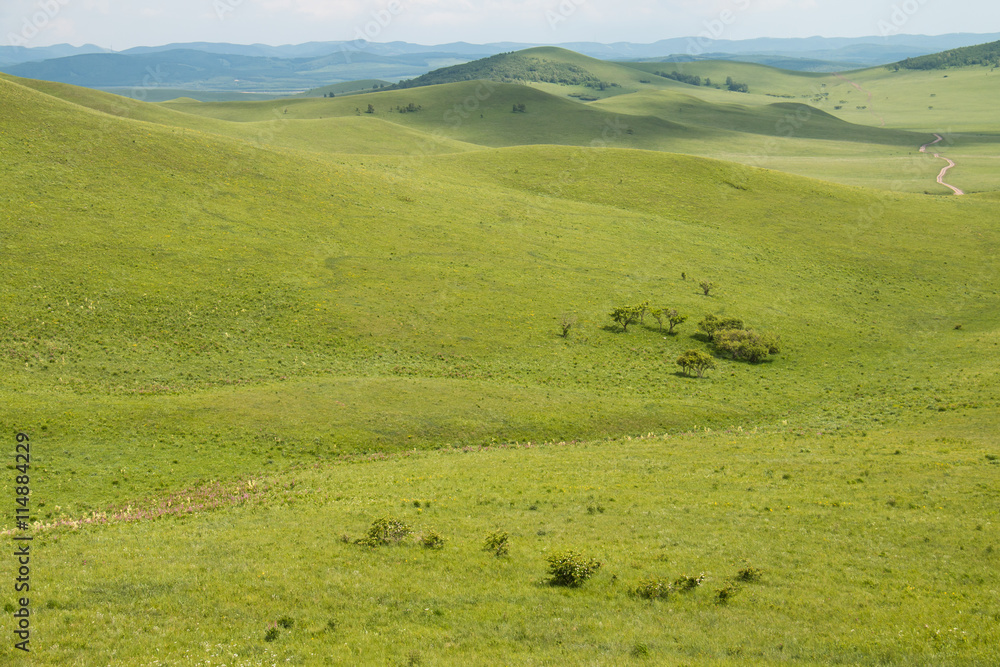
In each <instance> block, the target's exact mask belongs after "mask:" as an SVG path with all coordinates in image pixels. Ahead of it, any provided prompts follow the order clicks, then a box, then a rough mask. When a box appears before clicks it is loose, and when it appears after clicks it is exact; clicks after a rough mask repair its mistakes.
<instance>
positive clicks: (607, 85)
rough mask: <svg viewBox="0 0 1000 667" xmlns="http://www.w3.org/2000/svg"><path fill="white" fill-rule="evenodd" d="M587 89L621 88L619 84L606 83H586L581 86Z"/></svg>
mask: <svg viewBox="0 0 1000 667" xmlns="http://www.w3.org/2000/svg"><path fill="white" fill-rule="evenodd" d="M583 85H584V86H586V87H587V88H595V89H597V90H607V89H608V88H621V84H620V83H612V82H608V81H586V82H584V84H583Z"/></svg>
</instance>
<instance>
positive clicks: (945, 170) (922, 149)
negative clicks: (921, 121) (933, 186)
mask: <svg viewBox="0 0 1000 667" xmlns="http://www.w3.org/2000/svg"><path fill="white" fill-rule="evenodd" d="M934 136H935V137H937V139H935V140H934V141H932V142H930V143H929V144H924V145H923V146H921V147H920V152H921V153H926V152H927V147H928V146H933V145H934V144H936V143H937V142H939V141H944V137H942V136H941V135H940V134H937V133H935V134H934ZM934 157H936V158H938V159H940V160H944V161H945V162H947V163H948V166H947V167H944V168H942V169H941V173H940V174H938V177H937V182H938V183H940V184H941V185H943V186H945V187H946V188H951V189H952V191H953V192H954V193H955V194H956V195H964V194H965V193H964V192H963V191H962V190H959V189H958V188H956V187H955V186H954V185H949V184H948V183H945V182H944V175H945V174H947V173H948V170H949V169H951V168H952V167H954V166H955V163H954V162H952V161H951V160H949V159H948V158H946V157H941V154H940V153H935V154H934Z"/></svg>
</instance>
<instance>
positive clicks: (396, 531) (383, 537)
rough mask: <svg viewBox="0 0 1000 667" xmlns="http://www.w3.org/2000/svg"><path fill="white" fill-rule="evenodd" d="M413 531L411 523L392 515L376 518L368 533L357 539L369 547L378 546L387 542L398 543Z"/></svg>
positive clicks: (359, 542)
mask: <svg viewBox="0 0 1000 667" xmlns="http://www.w3.org/2000/svg"><path fill="white" fill-rule="evenodd" d="M411 533H413V529H412V528H410V526H409V525H407V524H406V523H404V522H403V521H400V520H399V519H396V518H394V517H391V516H384V517H381V518H379V519H375V521H373V522H372V525H371V528H369V529H368V534H367V535H365V536H364V537H362V538H361V539H359V540H357V543H358V544H363V545H364V546H367V547H378V546H384V545H387V544H397V543H399V542H400V541H401V540H403V538H405V537H406V536H407V535H410V534H411Z"/></svg>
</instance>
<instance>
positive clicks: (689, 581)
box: [674, 572, 705, 592]
mask: <svg viewBox="0 0 1000 667" xmlns="http://www.w3.org/2000/svg"><path fill="white" fill-rule="evenodd" d="M703 581H705V573H704V572H703V573H701V574H699V575H698V576H697V577H689V576H687V575H684V576H682V577H681V578H680V579H678V580H677V581H675V582H674V588H676V589H677V590H679V591H685V592H686V591H693V590H694V589H696V588H698V587H699V586H701V583H702V582H703Z"/></svg>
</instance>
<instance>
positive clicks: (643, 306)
mask: <svg viewBox="0 0 1000 667" xmlns="http://www.w3.org/2000/svg"><path fill="white" fill-rule="evenodd" d="M632 307H633V308H635V309H636V311H637V312H638V313H639V324H645V323H646V313H648V312H649V300H648V299H647V300H646V301H643V302H642V303H637V304H635V305H634V306H632Z"/></svg>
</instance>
